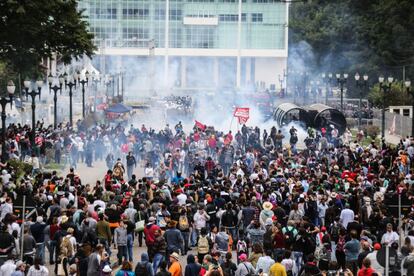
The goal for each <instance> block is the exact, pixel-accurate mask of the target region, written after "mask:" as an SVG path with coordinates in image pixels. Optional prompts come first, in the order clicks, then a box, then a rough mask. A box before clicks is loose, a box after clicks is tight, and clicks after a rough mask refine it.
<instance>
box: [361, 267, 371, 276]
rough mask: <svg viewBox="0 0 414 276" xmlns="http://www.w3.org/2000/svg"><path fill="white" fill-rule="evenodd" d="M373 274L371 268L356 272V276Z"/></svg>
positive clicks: (363, 268)
mask: <svg viewBox="0 0 414 276" xmlns="http://www.w3.org/2000/svg"><path fill="white" fill-rule="evenodd" d="M374 272H375V270H373V269H372V268H371V267H368V268H366V267H362V268H361V269H360V270H359V271H358V276H371V275H372V274H373V273H374Z"/></svg>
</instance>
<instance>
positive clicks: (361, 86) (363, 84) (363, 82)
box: [355, 73, 368, 129]
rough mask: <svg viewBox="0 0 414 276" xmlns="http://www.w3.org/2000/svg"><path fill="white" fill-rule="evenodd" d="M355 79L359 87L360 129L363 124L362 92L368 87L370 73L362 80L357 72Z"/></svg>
mask: <svg viewBox="0 0 414 276" xmlns="http://www.w3.org/2000/svg"><path fill="white" fill-rule="evenodd" d="M355 81H356V86H357V87H358V88H359V111H358V128H359V129H360V128H361V124H362V92H363V90H364V88H366V87H367V84H368V75H367V74H364V76H363V80H361V76H360V75H359V74H358V73H356V74H355Z"/></svg>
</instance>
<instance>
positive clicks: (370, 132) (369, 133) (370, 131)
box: [364, 125, 380, 139]
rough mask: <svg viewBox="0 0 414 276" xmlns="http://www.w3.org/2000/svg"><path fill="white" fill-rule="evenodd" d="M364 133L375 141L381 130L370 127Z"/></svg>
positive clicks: (376, 127)
mask: <svg viewBox="0 0 414 276" xmlns="http://www.w3.org/2000/svg"><path fill="white" fill-rule="evenodd" d="M364 132H365V134H366V135H367V136H369V137H371V138H372V139H375V138H377V136H378V134H379V133H380V128H379V127H378V126H374V125H370V126H366V127H365V129H364Z"/></svg>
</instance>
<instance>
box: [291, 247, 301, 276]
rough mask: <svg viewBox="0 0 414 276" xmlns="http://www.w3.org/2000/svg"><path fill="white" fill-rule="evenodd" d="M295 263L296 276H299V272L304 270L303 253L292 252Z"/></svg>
mask: <svg viewBox="0 0 414 276" xmlns="http://www.w3.org/2000/svg"><path fill="white" fill-rule="evenodd" d="M292 256H293V261H294V262H295V265H294V267H293V271H294V275H299V271H300V269H301V268H302V259H303V253H302V252H298V251H293V252H292Z"/></svg>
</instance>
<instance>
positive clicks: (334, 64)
mask: <svg viewBox="0 0 414 276" xmlns="http://www.w3.org/2000/svg"><path fill="white" fill-rule="evenodd" d="M289 21H290V22H289V35H290V36H289V40H290V41H289V49H290V52H291V53H294V55H290V57H289V64H290V65H295V64H297V61H295V60H294V59H297V58H298V55H297V49H296V48H297V46H298V45H301V44H303V43H306V44H308V45H309V46H308V47H309V48H310V49H312V57H313V58H312V60H311V61H309V60H307V61H306V62H305V63H304V64H306V67H307V68H296V70H300V69H302V70H307V71H310V72H326V71H328V72H329V71H330V72H333V73H335V72H349V73H351V76H352V73H355V72H360V73H368V74H369V75H370V77H371V80H373V79H374V78H377V77H378V75H380V74H384V75H388V74H392V75H394V77H396V78H398V79H402V68H403V66H405V68H406V70H407V71H406V72H407V76H413V77H414V5H412V1H411V0H359V1H353V0H312V1H306V2H303V3H294V4H292V5H291V8H290V19H289ZM308 57H309V54H306V58H308ZM299 58H300V57H299Z"/></svg>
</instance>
